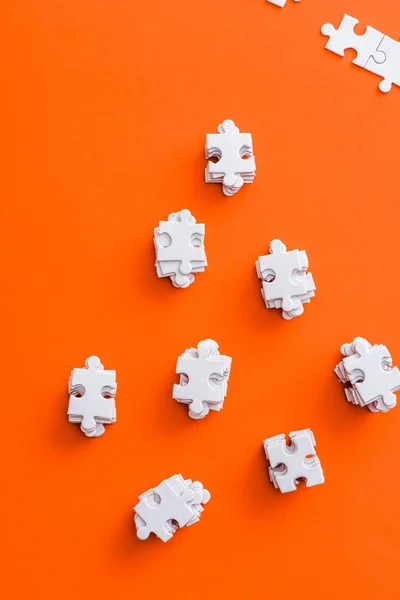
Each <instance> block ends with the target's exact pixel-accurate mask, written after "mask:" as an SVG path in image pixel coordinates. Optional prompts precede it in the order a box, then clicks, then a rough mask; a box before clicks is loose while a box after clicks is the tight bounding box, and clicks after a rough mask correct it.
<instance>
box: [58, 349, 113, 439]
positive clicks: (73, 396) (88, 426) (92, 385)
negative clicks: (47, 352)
mask: <svg viewBox="0 0 400 600" xmlns="http://www.w3.org/2000/svg"><path fill="white" fill-rule="evenodd" d="M68 391H69V394H70V397H69V405H68V419H69V422H70V423H80V425H81V430H82V431H83V433H84V434H85V435H86V436H87V437H99V436H101V435H103V433H104V431H105V428H104V425H109V424H111V423H115V421H116V418H117V414H116V409H115V394H116V391H117V382H116V375H115V371H106V370H105V369H104V367H103V365H102V364H101V362H100V359H99V357H98V356H89V358H87V359H86V361H85V368H84V369H72V373H71V377H70V379H69V382H68Z"/></svg>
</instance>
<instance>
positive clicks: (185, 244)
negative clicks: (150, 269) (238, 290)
mask: <svg viewBox="0 0 400 600" xmlns="http://www.w3.org/2000/svg"><path fill="white" fill-rule="evenodd" d="M204 236H205V225H203V224H201V223H196V219H195V218H194V216H193V215H192V214H191V212H190V211H189V210H187V209H183V210H181V211H179V212H177V213H171V214H170V215H169V216H168V220H167V221H160V224H159V226H158V227H156V228H155V229H154V246H155V249H156V265H155V266H156V271H157V275H158V277H170V279H171V281H172V284H173V285H174V286H175V287H177V288H187V287H189V285H191V284H192V283H193V281H194V276H195V273H201V272H203V271H204V268H205V267H206V266H207V258H206V251H205V249H204Z"/></svg>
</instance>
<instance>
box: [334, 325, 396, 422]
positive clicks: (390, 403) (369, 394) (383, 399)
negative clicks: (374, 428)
mask: <svg viewBox="0 0 400 600" xmlns="http://www.w3.org/2000/svg"><path fill="white" fill-rule="evenodd" d="M340 351H341V353H342V355H343V356H344V357H345V358H343V360H342V361H341V362H340V363H339V364H338V365H337V367H336V368H335V373H336V375H337V376H338V377H339V379H340V381H341V382H342V383H345V384H347V385H348V387H345V389H344V392H345V394H346V398H347V400H348V401H349V402H351V403H352V404H356V405H358V406H367V407H368V408H369V410H370V411H372V412H388V411H389V410H390V409H391V408H394V407H395V406H396V394H395V392H396V391H397V390H400V371H399V369H398V368H397V367H393V366H392V364H393V362H392V357H391V355H390V352H389V350H388V349H387V348H386V346H382V345H380V344H379V345H378V344H375V345H373V346H372V345H371V344H370V343H369V342H368V341H367V340H366V339H365V338H362V337H356V338H355V339H354V340H353V341H352V342H351V343H350V344H343V346H342V347H341V349H340Z"/></svg>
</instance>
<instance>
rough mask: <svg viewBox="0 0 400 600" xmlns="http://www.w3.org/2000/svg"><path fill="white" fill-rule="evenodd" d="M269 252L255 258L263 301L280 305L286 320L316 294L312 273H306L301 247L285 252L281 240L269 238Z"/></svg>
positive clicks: (274, 306)
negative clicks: (270, 239) (270, 240)
mask: <svg viewBox="0 0 400 600" xmlns="http://www.w3.org/2000/svg"><path fill="white" fill-rule="evenodd" d="M269 252H270V254H267V255H265V256H260V257H259V258H258V260H257V261H256V271H257V276H258V277H259V279H261V280H262V290H261V294H262V296H263V298H264V302H265V305H266V307H267V308H282V316H283V317H284V318H285V319H287V320H290V319H293V318H294V317H298V316H299V315H301V314H302V313H303V311H304V308H303V304H306V303H308V302H310V299H311V298H312V297H313V296H314V295H315V294H314V292H315V284H314V280H313V277H312V274H311V273H306V270H307V269H308V259H307V255H306V253H305V251H304V250H301V251H300V250H291V251H290V252H287V250H286V246H285V244H283V243H282V242H281V241H280V240H272V242H271V244H270V248H269Z"/></svg>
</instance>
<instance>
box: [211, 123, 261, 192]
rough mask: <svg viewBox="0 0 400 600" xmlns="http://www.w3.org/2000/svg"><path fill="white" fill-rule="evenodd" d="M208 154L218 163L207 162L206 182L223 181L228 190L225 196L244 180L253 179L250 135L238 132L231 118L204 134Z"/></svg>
mask: <svg viewBox="0 0 400 600" xmlns="http://www.w3.org/2000/svg"><path fill="white" fill-rule="evenodd" d="M211 157H214V158H217V159H218V162H216V163H213V162H212V161H209V162H208V164H207V168H206V181H207V182H208V183H210V182H213V181H215V182H218V183H219V182H220V181H222V184H223V186H225V187H226V188H228V189H230V192H228V195H231V194H232V193H235V191H237V190H238V189H240V188H241V187H242V186H243V183H251V182H252V181H253V179H254V175H255V169H256V164H255V160H254V157H253V142H252V138H251V134H250V133H240V132H239V129H238V127H236V125H235V123H234V122H233V121H232V120H231V119H226V120H225V121H224V122H223V123H221V124H220V125H218V133H208V134H207V136H206V158H211ZM245 157H247V158H245ZM224 191H225V190H224Z"/></svg>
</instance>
